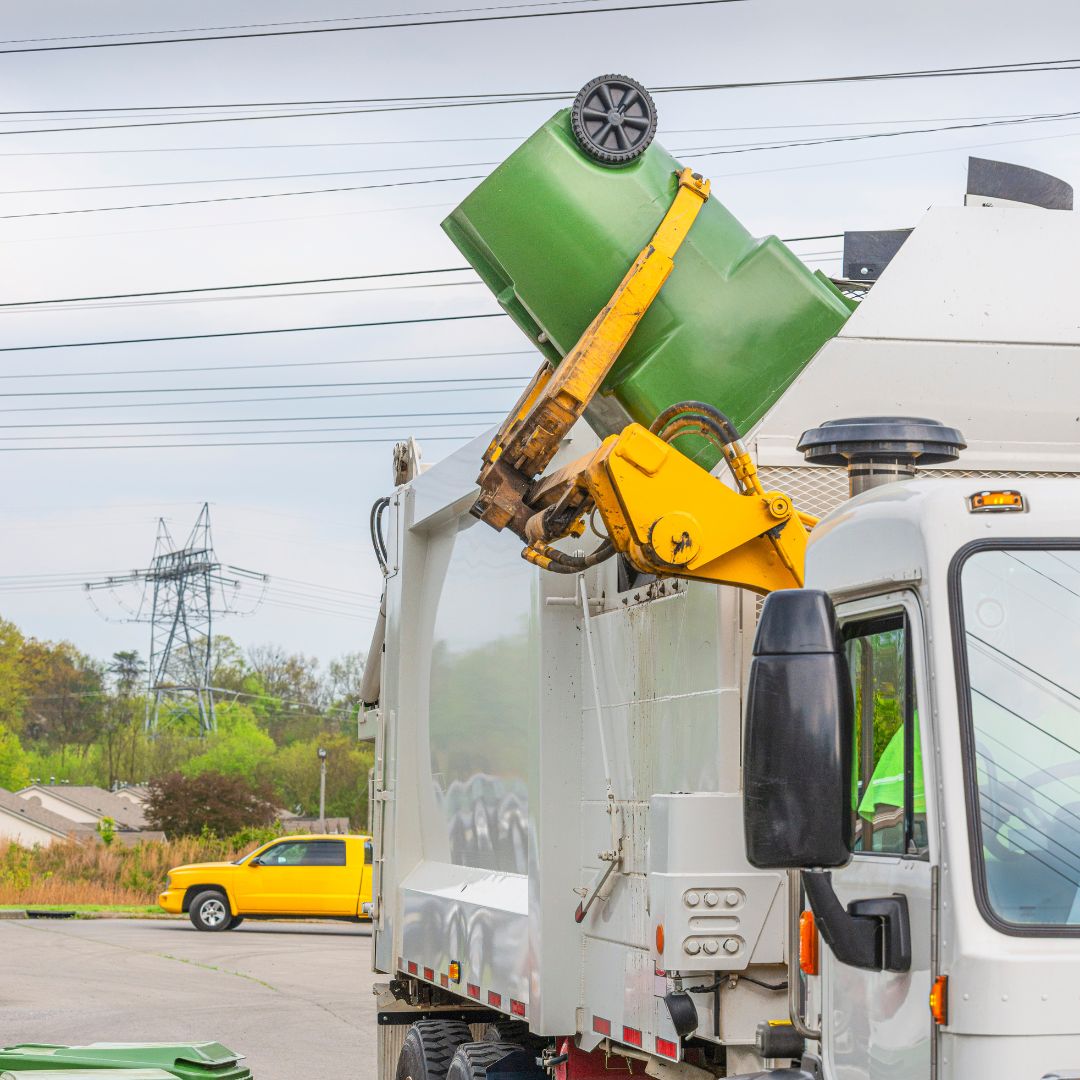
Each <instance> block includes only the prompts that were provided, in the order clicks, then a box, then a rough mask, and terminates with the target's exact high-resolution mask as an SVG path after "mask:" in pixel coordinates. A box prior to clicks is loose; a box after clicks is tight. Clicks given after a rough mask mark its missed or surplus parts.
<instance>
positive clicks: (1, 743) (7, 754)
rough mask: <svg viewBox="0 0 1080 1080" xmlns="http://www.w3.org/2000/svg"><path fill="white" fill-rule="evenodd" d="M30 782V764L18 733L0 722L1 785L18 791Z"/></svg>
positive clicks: (9, 789)
mask: <svg viewBox="0 0 1080 1080" xmlns="http://www.w3.org/2000/svg"><path fill="white" fill-rule="evenodd" d="M29 783H30V765H29V760H28V758H27V755H26V751H25V750H24V749H23V748H22V744H21V743H20V742H19V737H18V735H16V734H15V732H14V731H9V730H8V729H7V728H6V727H5V726H4V725H2V724H0V787H2V788H7V790H8V791H18V790H19V789H20V788H24V787H26V785H27V784H29Z"/></svg>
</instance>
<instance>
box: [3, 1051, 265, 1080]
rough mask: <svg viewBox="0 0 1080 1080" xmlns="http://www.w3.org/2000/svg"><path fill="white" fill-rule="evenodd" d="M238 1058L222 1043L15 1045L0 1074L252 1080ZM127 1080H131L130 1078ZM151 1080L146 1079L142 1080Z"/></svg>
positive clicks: (4, 1057)
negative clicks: (137, 1073)
mask: <svg viewBox="0 0 1080 1080" xmlns="http://www.w3.org/2000/svg"><path fill="white" fill-rule="evenodd" d="M242 1062H243V1055H241V1054H236V1053H234V1052H233V1051H232V1050H229V1049H228V1048H227V1047H224V1046H222V1045H221V1043H214V1042H210V1043H108V1042H99V1043H89V1044H87V1045H86V1046H60V1045H55V1044H52V1043H20V1044H19V1045H17V1046H5V1047H3V1048H0V1072H13V1073H19V1072H33V1073H34V1074H35V1075H37V1076H40V1075H41V1073H42V1072H46V1071H52V1072H60V1071H63V1070H100V1069H121V1070H130V1069H134V1070H140V1069H141V1070H148V1069H149V1070H160V1071H162V1072H164V1073H167V1074H168V1075H169V1076H171V1077H175V1078H176V1080H251V1070H250V1069H249V1068H248V1067H247V1066H246V1065H244V1064H242ZM130 1080H134V1077H131V1078H130ZM147 1080H150V1078H147Z"/></svg>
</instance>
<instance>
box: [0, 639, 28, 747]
mask: <svg viewBox="0 0 1080 1080" xmlns="http://www.w3.org/2000/svg"><path fill="white" fill-rule="evenodd" d="M25 643H26V639H25V638H24V637H23V634H22V631H21V630H20V629H19V628H18V627H17V626H16V625H15V624H14V623H12V622H8V621H7V620H6V619H0V723H2V724H4V725H6V726H7V727H8V728H9V729H10V730H11V731H15V732H18V733H21V732H22V725H23V712H24V710H25V708H26V697H27V692H28V690H29V685H28V682H27V677H26V664H25V660H24V657H23V646H24V645H25Z"/></svg>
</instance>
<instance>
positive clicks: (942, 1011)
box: [930, 975, 949, 1024]
mask: <svg viewBox="0 0 1080 1080" xmlns="http://www.w3.org/2000/svg"><path fill="white" fill-rule="evenodd" d="M930 1015H931V1016H932V1017H933V1018H934V1023H935V1024H947V1023H948V1022H949V976H948V975H939V976H938V977H937V978H936V979H935V980H934V985H933V987H932V988H931V990H930Z"/></svg>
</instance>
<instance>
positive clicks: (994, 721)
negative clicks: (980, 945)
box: [960, 544, 1080, 927]
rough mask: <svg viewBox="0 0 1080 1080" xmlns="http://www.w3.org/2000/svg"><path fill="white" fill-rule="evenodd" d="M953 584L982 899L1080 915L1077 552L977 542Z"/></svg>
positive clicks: (1019, 913) (1048, 915) (1024, 916)
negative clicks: (961, 652) (959, 603)
mask: <svg viewBox="0 0 1080 1080" xmlns="http://www.w3.org/2000/svg"><path fill="white" fill-rule="evenodd" d="M960 594H961V598H962V612H961V616H962V622H961V633H962V638H961V641H962V647H963V650H964V653H965V655H966V661H967V663H966V666H967V678H968V692H969V695H970V698H969V700H970V727H969V729H968V732H969V745H970V747H971V749H972V752H973V755H974V761H973V762H972V763H970V765H969V768H970V774H969V775H970V778H971V780H973V781H974V786H975V790H976V792H977V802H976V804H975V808H974V810H973V812H974V813H975V814H976V817H977V820H976V822H975V833H976V835H977V836H978V838H979V841H980V842H979V843H978V845H977V846H978V849H979V850H978V856H979V860H980V862H979V867H978V869H979V870H980V871H981V873H979V874H977V878H979V879H980V887H981V888H982V889H983V898H984V901H985V902H986V903H987V904H988V905H989V908H990V910H991V911H992V912H993V914H994V915H995V916H996V917H997V918H998V919H1000V920H1002V921H1004V922H1006V923H1012V924H1017V925H1021V926H1033V925H1036V926H1047V927H1054V926H1070V927H1072V926H1080V551H1078V550H1076V549H1069V548H1067V547H1056V546H1053V545H1051V544H1046V545H1044V546H1041V547H1032V546H1020V545H1016V546H1009V547H1002V548H999V549H993V550H988V549H983V550H979V551H977V552H975V553H974V554H972V555H970V556H969V557H968V558H967V559H966V560H965V561H964V563H963V564H962V568H961V570H960Z"/></svg>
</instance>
